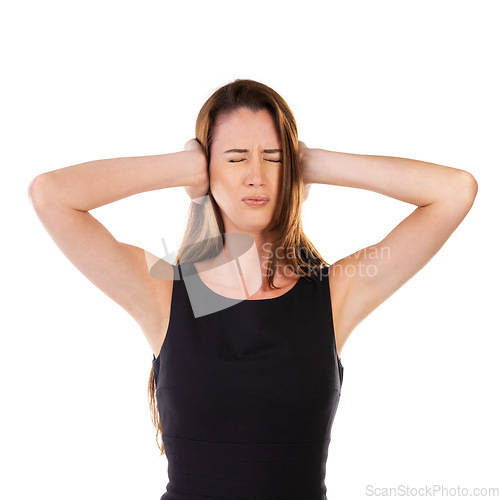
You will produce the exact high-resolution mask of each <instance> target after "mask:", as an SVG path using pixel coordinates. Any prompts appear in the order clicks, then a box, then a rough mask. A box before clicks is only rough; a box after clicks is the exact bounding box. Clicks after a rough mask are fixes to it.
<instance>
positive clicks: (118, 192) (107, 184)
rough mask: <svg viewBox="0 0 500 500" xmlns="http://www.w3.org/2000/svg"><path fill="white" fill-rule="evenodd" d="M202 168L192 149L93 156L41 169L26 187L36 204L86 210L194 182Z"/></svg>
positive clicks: (200, 160) (199, 159) (197, 156)
mask: <svg viewBox="0 0 500 500" xmlns="http://www.w3.org/2000/svg"><path fill="white" fill-rule="evenodd" d="M201 168H203V163H202V159H201V158H200V157H199V155H198V154H197V153H196V152H193V151H180V152H176V153H170V154H163V155H154V156H134V157H126V158H110V159H103V160H94V161H89V162H86V163H81V164H78V165H72V166H69V167H65V168H60V169H57V170H52V171H50V172H46V173H43V174H41V175H39V176H38V177H36V178H35V179H34V180H33V181H32V183H31V184H30V189H29V191H30V195H31V197H32V199H33V202H34V203H35V202H36V203H37V204H39V205H40V204H41V205H43V204H46V203H49V204H54V203H57V204H62V205H64V206H67V207H71V208H74V209H77V210H82V211H89V210H92V209H94V208H97V207H100V206H102V205H106V204H108V203H111V202H114V201H117V200H120V199H122V198H126V197H128V196H132V195H134V194H137V193H142V192H145V191H152V190H156V189H163V188H168V187H179V186H189V185H193V184H194V183H195V182H196V179H197V177H199V176H200V172H201V170H200V169H201Z"/></svg>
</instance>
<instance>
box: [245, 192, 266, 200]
mask: <svg viewBox="0 0 500 500" xmlns="http://www.w3.org/2000/svg"><path fill="white" fill-rule="evenodd" d="M242 201H269V197H268V196H265V195H263V194H255V195H252V196H245V197H244V198H242Z"/></svg>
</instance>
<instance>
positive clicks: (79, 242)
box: [28, 151, 208, 353]
mask: <svg viewBox="0 0 500 500" xmlns="http://www.w3.org/2000/svg"><path fill="white" fill-rule="evenodd" d="M178 186H184V187H186V186H191V187H192V188H193V189H194V190H196V189H198V190H199V192H200V194H199V195H200V196H202V195H204V194H205V193H206V189H208V174H207V168H206V159H205V156H204V155H203V154H201V153H200V152H196V151H181V152H177V153H171V154H165V155H156V156H139V157H130V158H111V159H104V160H95V161H90V162H86V163H82V164H78V165H72V166H69V167H65V168H61V169H58V170H53V171H50V172H46V173H43V174H40V175H39V176H37V177H35V178H34V179H33V180H32V181H31V183H30V185H29V188H28V193H29V197H30V199H31V202H32V204H33V207H34V209H35V211H36V213H37V215H38V217H39V219H40V221H41V223H42V224H43V226H44V228H45V229H46V230H47V232H48V233H49V234H50V236H51V238H52V239H53V240H54V242H55V243H56V245H57V246H58V247H59V249H60V250H61V251H62V252H63V254H64V255H65V256H66V257H67V258H68V259H69V260H70V261H71V262H72V263H73V264H74V265H75V267H77V269H79V270H80V271H81V272H82V273H83V274H84V275H85V276H86V277H87V278H88V279H89V280H90V281H92V283H94V284H95V285H96V286H97V287H98V288H99V289H100V290H102V291H103V292H104V293H105V294H106V295H108V296H109V297H110V298H112V299H113V300H114V301H115V302H117V303H118V304H119V305H120V306H121V307H123V308H124V309H125V310H126V311H127V312H129V313H130V314H131V316H132V317H133V318H134V319H135V320H136V321H137V322H138V324H139V325H140V326H141V328H142V329H143V331H144V333H145V335H146V338H147V340H148V342H149V344H150V346H151V348H152V349H153V351H154V352H155V353H156V352H158V350H159V349H158V347H159V344H160V343H161V340H162V331H163V329H164V328H165V327H166V325H167V323H168V319H169V315H170V309H169V308H170V302H169V301H168V300H167V297H168V293H169V289H170V290H171V286H172V281H171V280H172V278H173V272H172V266H170V264H168V263H167V262H165V261H162V262H161V264H162V266H163V269H162V275H163V279H154V278H152V277H151V275H150V273H149V268H150V267H151V263H152V262H155V261H157V260H158V258H157V257H155V256H153V255H151V254H148V253H147V252H145V251H144V250H143V249H142V248H139V247H136V246H133V245H129V244H127V243H122V242H119V241H117V240H116V239H115V238H114V237H113V236H112V234H111V233H110V232H109V231H108V230H107V229H106V228H105V227H104V226H103V225H102V224H101V223H100V222H99V221H98V220H97V219H96V218H95V217H93V216H92V215H91V214H90V213H89V212H88V211H89V210H92V209H94V208H97V207H100V206H102V205H106V204H108V203H111V202H113V201H117V200H120V199H122V198H126V197H128V196H131V195H133V194H137V193H141V192H145V191H151V190H156V189H163V188H168V187H178ZM148 263H149V265H148Z"/></svg>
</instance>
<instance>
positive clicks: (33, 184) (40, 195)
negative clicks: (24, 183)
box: [28, 173, 48, 211]
mask: <svg viewBox="0 0 500 500" xmlns="http://www.w3.org/2000/svg"><path fill="white" fill-rule="evenodd" d="M47 191H48V188H47V174H46V173H44V174H40V175H37V176H36V177H35V178H34V179H31V181H30V183H29V185H28V198H29V200H30V202H31V204H32V205H33V208H34V209H35V210H36V211H38V210H39V209H40V208H41V207H42V206H43V205H44V204H45V203H46V202H47V199H48V196H47Z"/></svg>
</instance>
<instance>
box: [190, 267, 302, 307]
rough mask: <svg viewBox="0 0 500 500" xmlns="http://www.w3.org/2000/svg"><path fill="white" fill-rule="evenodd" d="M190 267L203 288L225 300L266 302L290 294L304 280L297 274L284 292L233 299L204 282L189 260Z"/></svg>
mask: <svg viewBox="0 0 500 500" xmlns="http://www.w3.org/2000/svg"><path fill="white" fill-rule="evenodd" d="M189 265H190V268H191V269H192V270H193V275H195V276H196V278H197V280H198V281H199V282H200V283H201V285H202V286H203V288H205V289H206V290H208V291H209V292H210V293H211V294H213V295H216V296H217V297H220V298H221V299H225V300H234V301H236V302H267V301H270V300H277V299H281V298H282V297H286V296H287V295H289V294H291V293H292V292H293V291H294V290H296V289H297V288H298V287H299V285H300V282H301V281H303V280H304V276H299V279H298V280H297V281H296V282H295V284H294V285H293V286H292V288H290V289H289V290H287V291H286V292H285V293H282V294H281V295H278V296H277V297H268V298H267V299H235V298H234V297H226V296H225V295H221V294H220V293H217V292H214V291H213V290H212V289H211V288H210V287H209V286H208V285H206V284H205V282H204V281H203V280H202V279H201V277H200V275H199V274H198V271H197V270H196V266H195V265H194V264H193V263H192V262H190V263H189Z"/></svg>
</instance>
